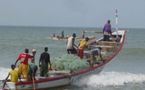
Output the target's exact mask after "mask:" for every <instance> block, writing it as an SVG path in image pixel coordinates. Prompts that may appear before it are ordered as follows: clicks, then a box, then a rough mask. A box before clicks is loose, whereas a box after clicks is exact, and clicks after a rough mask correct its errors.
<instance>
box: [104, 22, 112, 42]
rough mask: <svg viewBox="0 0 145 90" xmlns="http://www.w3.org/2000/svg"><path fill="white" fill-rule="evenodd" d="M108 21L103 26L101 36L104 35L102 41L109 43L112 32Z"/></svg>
mask: <svg viewBox="0 0 145 90" xmlns="http://www.w3.org/2000/svg"><path fill="white" fill-rule="evenodd" d="M110 22H111V21H110V20H108V21H107V23H106V24H105V25H104V28H103V34H104V39H103V40H104V41H110V36H111V35H112V31H111V24H110Z"/></svg>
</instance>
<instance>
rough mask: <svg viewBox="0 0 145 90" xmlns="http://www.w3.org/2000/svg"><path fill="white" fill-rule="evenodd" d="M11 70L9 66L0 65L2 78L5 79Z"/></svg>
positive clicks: (0, 78)
mask: <svg viewBox="0 0 145 90" xmlns="http://www.w3.org/2000/svg"><path fill="white" fill-rule="evenodd" d="M9 71H10V69H9V68H4V67H0V80H4V79H5V78H6V76H7V75H8V73H9Z"/></svg>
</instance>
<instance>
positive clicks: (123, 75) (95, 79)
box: [74, 72, 145, 88]
mask: <svg viewBox="0 0 145 90" xmlns="http://www.w3.org/2000/svg"><path fill="white" fill-rule="evenodd" d="M143 82H145V74H133V73H128V72H102V73H100V74H97V75H89V76H87V77H85V78H83V79H81V80H79V81H77V82H75V83H74V85H77V86H79V87H82V86H83V87H84V86H86V87H92V88H100V87H107V86H122V85H125V84H129V83H143Z"/></svg>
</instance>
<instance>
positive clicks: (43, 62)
mask: <svg viewBox="0 0 145 90" xmlns="http://www.w3.org/2000/svg"><path fill="white" fill-rule="evenodd" d="M48 64H49V65H50V67H51V62H50V55H49V53H48V47H45V48H44V52H43V53H41V55H40V59H39V67H40V76H42V77H47V76H48Z"/></svg>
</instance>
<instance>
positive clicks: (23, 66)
mask: <svg viewBox="0 0 145 90" xmlns="http://www.w3.org/2000/svg"><path fill="white" fill-rule="evenodd" d="M32 58H33V56H31V55H30V54H29V49H25V52H24V53H20V54H19V56H18V58H17V60H16V62H15V65H16V64H17V62H18V61H20V64H19V66H18V73H19V75H20V76H22V78H23V79H26V80H28V60H32Z"/></svg>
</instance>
